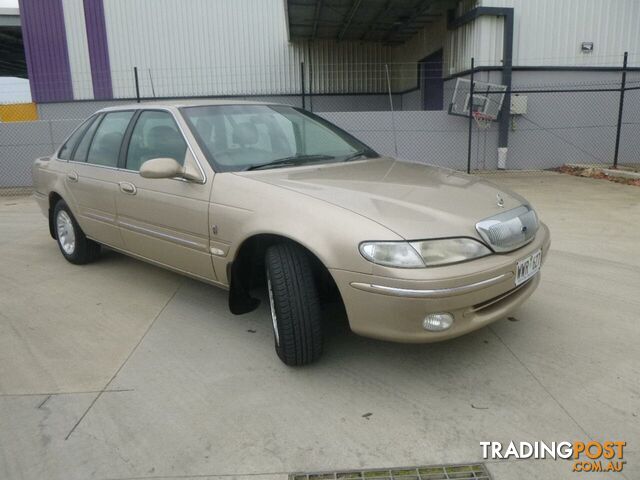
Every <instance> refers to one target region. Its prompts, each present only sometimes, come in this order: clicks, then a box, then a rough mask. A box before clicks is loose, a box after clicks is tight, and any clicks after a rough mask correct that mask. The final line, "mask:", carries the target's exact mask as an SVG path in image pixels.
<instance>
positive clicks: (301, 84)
mask: <svg viewBox="0 0 640 480" xmlns="http://www.w3.org/2000/svg"><path fill="white" fill-rule="evenodd" d="M300 95H301V96H302V108H303V109H306V104H305V99H304V62H300Z"/></svg>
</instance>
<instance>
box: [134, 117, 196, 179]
mask: <svg viewBox="0 0 640 480" xmlns="http://www.w3.org/2000/svg"><path fill="white" fill-rule="evenodd" d="M186 152H187V143H186V142H185V140H184V138H183V136H182V133H180V130H179V129H178V125H177V124H176V122H175V120H174V119H173V116H172V115H171V114H170V113H169V112H161V111H157V110H148V111H144V112H142V113H141V114H140V116H139V117H138V121H137V122H136V126H135V127H134V128H133V132H132V133H131V141H130V142H129V148H128V150H127V162H126V168H127V170H136V171H137V170H140V166H141V165H142V164H143V163H144V162H146V161H147V160H151V159H152V158H173V159H174V160H175V161H177V162H178V163H179V164H180V165H183V164H184V157H185V154H186Z"/></svg>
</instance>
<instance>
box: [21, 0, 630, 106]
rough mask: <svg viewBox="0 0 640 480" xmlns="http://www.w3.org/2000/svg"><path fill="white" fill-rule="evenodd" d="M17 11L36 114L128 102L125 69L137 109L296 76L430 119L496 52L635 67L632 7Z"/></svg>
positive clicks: (262, 4)
mask: <svg viewBox="0 0 640 480" xmlns="http://www.w3.org/2000/svg"><path fill="white" fill-rule="evenodd" d="M20 9H21V19H22V29H23V36H24V42H25V50H26V56H27V65H28V70H29V78H30V80H31V89H32V94H33V98H34V100H35V101H37V102H55V101H68V100H74V99H75V100H78V99H111V98H131V97H132V96H134V94H135V82H134V73H133V72H134V67H136V68H137V72H138V80H139V89H140V94H141V96H143V97H172V96H214V95H243V96H246V95H261V96H264V95H291V94H297V93H299V92H300V90H301V88H302V82H303V76H304V81H305V82H306V86H305V88H306V90H307V91H312V92H313V93H314V94H373V93H378V94H382V93H384V92H386V91H387V88H388V83H387V75H388V78H389V79H390V81H391V82H390V83H391V89H392V90H393V92H394V94H397V95H401V96H404V97H405V98H406V100H407V102H406V104H408V105H409V104H411V105H413V106H414V107H415V108H426V109H441V108H443V96H442V95H443V94H442V91H443V82H444V81H446V79H447V78H450V77H451V76H455V75H458V74H461V73H463V72H464V71H465V70H467V69H468V68H469V64H470V58H471V57H475V61H476V65H479V66H482V67H494V68H495V69H496V70H500V69H502V67H503V59H504V57H505V52H507V51H508V49H507V48H506V45H505V40H506V39H507V38H508V42H509V43H510V45H511V46H512V56H511V63H512V64H513V67H514V70H518V69H520V70H521V71H525V70H526V68H525V67H537V69H538V70H540V69H542V70H544V69H548V70H549V71H552V70H553V71H557V69H558V68H566V69H570V68H577V67H582V68H584V69H586V70H585V71H589V72H596V70H595V67H615V66H619V65H620V62H621V59H622V53H623V52H624V51H625V50H626V51H630V52H633V55H632V56H631V63H632V65H633V64H634V62H635V64H638V63H640V62H639V60H640V57H639V56H638V54H640V28H638V26H639V22H640V2H638V1H637V0H608V1H605V0H536V1H532V0H189V1H184V0H136V1H131V0H20ZM511 21H512V22H513V23H512V26H513V31H512V35H505V32H506V31H507V30H508V28H510V27H508V23H509V22H511ZM590 48H591V49H590ZM634 55H635V56H634ZM301 62H304V70H303V71H304V73H302V71H301V68H300V64H301ZM385 65H388V67H386V66H385ZM387 68H388V71H387ZM594 74H595V73H594ZM498 81H499V77H498Z"/></svg>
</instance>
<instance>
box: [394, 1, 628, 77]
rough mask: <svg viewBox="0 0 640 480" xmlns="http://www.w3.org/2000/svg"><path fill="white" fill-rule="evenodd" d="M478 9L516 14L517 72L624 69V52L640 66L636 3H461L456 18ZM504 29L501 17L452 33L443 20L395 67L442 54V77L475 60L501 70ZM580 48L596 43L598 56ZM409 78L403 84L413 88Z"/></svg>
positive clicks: (404, 49)
mask: <svg viewBox="0 0 640 480" xmlns="http://www.w3.org/2000/svg"><path fill="white" fill-rule="evenodd" d="M476 6H485V7H513V8H514V10H515V12H514V13H515V16H514V45H513V65H515V66H620V65H621V62H622V55H623V53H624V52H625V51H628V52H629V65H631V66H640V1H638V0H463V1H461V2H460V4H459V5H458V9H457V15H462V14H463V13H464V12H467V11H469V10H471V9H473V8H474V7H476ZM503 29H504V19H503V18H502V17H491V16H483V17H479V18H477V19H476V20H474V21H473V22H470V23H468V24H466V25H463V26H462V27H460V28H458V29H457V30H455V31H448V30H447V29H446V19H444V18H443V19H442V21H441V22H439V23H434V24H430V25H427V26H426V27H425V28H424V29H423V30H422V31H420V32H419V33H418V34H416V36H415V37H413V38H412V39H411V40H409V42H407V43H406V44H405V45H402V46H399V47H396V48H395V49H394V62H405V63H410V62H417V61H419V60H421V59H422V58H424V57H426V56H427V55H429V54H430V53H433V52H434V51H436V50H438V49H440V48H443V49H444V72H443V73H444V75H451V74H455V73H458V72H460V71H464V70H467V69H468V68H469V67H470V60H471V57H474V59H475V64H476V66H499V65H501V64H502V48H503V46H502V43H503ZM582 42H593V43H594V46H595V51H594V52H593V53H592V54H583V53H582V52H581V44H582ZM407 68H409V67H407ZM406 77H407V76H406V75H405V80H404V84H412V82H413V84H415V81H413V79H412V78H409V79H407V78H406ZM409 77H411V76H410V75H409Z"/></svg>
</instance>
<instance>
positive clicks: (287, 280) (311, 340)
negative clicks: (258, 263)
mask: <svg viewBox="0 0 640 480" xmlns="http://www.w3.org/2000/svg"><path fill="white" fill-rule="evenodd" d="M265 263H266V270H267V287H268V290H269V291H268V293H269V297H270V298H269V300H270V302H269V303H270V306H271V314H272V320H273V324H274V325H273V328H274V339H275V345H276V353H277V354H278V357H280V360H282V362H284V363H285V364H286V365H290V366H298V365H307V364H309V363H312V362H314V361H315V360H317V359H318V358H320V355H322V344H323V338H322V321H321V320H322V317H321V310H320V301H319V297H318V290H317V288H316V284H315V279H314V276H313V269H312V268H311V262H310V259H309V256H308V254H307V253H306V252H305V251H304V250H303V249H302V248H301V247H299V246H297V245H295V244H292V243H281V244H277V245H273V246H271V247H269V248H268V249H267V252H266V256H265Z"/></svg>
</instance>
